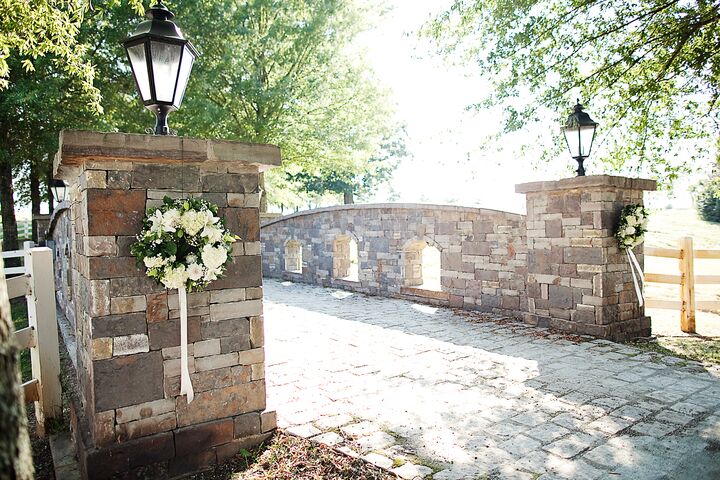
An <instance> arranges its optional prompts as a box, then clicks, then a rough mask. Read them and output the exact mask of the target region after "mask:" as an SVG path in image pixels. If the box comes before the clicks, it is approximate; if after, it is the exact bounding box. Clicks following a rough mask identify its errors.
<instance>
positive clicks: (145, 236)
mask: <svg viewBox="0 0 720 480" xmlns="http://www.w3.org/2000/svg"><path fill="white" fill-rule="evenodd" d="M237 238H238V237H236V236H235V235H232V234H231V233H230V232H229V231H228V229H227V227H226V226H225V221H224V220H223V219H222V218H220V217H218V206H217V205H215V204H212V203H209V202H207V201H205V200H202V199H199V198H188V199H185V200H173V199H172V198H170V197H165V199H164V200H163V205H162V206H161V207H160V208H156V209H148V211H147V215H146V216H145V219H144V220H143V229H142V232H140V234H139V235H138V236H137V242H136V243H134V244H133V245H132V247H130V251H131V252H132V254H133V255H134V256H135V258H137V261H138V267H139V268H145V273H146V274H147V276H148V277H150V278H153V279H155V281H156V282H158V283H160V284H162V285H164V286H165V287H166V288H171V289H177V291H178V302H179V305H180V394H181V395H187V402H188V403H190V402H192V401H193V398H194V396H195V393H194V392H193V386H192V381H191V379H190V370H189V367H188V335H187V332H188V326H187V321H188V320H187V292H188V291H190V292H191V291H193V290H202V289H203V288H204V287H206V286H207V285H208V284H209V283H210V282H212V281H213V280H217V279H218V278H219V277H221V276H222V275H223V273H224V272H225V265H226V264H227V263H228V262H229V261H230V258H231V257H230V255H229V253H230V251H231V250H232V244H233V242H235V241H236V239H237Z"/></svg>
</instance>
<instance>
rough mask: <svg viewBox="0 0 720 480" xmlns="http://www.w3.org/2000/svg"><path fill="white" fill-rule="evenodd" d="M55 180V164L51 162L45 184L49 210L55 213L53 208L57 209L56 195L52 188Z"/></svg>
mask: <svg viewBox="0 0 720 480" xmlns="http://www.w3.org/2000/svg"><path fill="white" fill-rule="evenodd" d="M52 181H53V166H52V162H50V168H48V169H47V172H46V173H45V185H46V186H47V199H48V212H49V213H51V214H52V213H53V210H55V197H54V196H53V192H52V188H50V186H51V185H52Z"/></svg>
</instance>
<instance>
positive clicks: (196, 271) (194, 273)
mask: <svg viewBox="0 0 720 480" xmlns="http://www.w3.org/2000/svg"><path fill="white" fill-rule="evenodd" d="M187 274H188V278H189V279H190V280H200V279H201V278H202V277H203V275H204V274H205V272H204V271H203V267H202V265H198V264H197V263H191V264H190V265H188V268H187Z"/></svg>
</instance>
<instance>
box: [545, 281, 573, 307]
mask: <svg viewBox="0 0 720 480" xmlns="http://www.w3.org/2000/svg"><path fill="white" fill-rule="evenodd" d="M573 293H574V291H573V289H572V288H570V287H563V286H560V285H550V286H549V287H548V297H549V298H548V300H549V301H550V306H551V307H556V308H573V306H574V303H573Z"/></svg>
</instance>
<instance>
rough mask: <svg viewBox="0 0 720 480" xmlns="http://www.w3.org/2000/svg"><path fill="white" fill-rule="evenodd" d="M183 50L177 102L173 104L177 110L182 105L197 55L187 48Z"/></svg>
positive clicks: (176, 94)
mask: <svg viewBox="0 0 720 480" xmlns="http://www.w3.org/2000/svg"><path fill="white" fill-rule="evenodd" d="M183 49H184V51H183V56H182V63H180V73H179V74H178V84H177V91H176V92H175V102H173V104H174V105H175V108H180V104H181V103H182V101H183V97H184V96H185V88H186V87H187V83H188V80H189V79H190V71H191V70H192V67H193V63H194V62H195V55H193V53H192V52H191V51H190V49H189V48H187V47H183Z"/></svg>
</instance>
